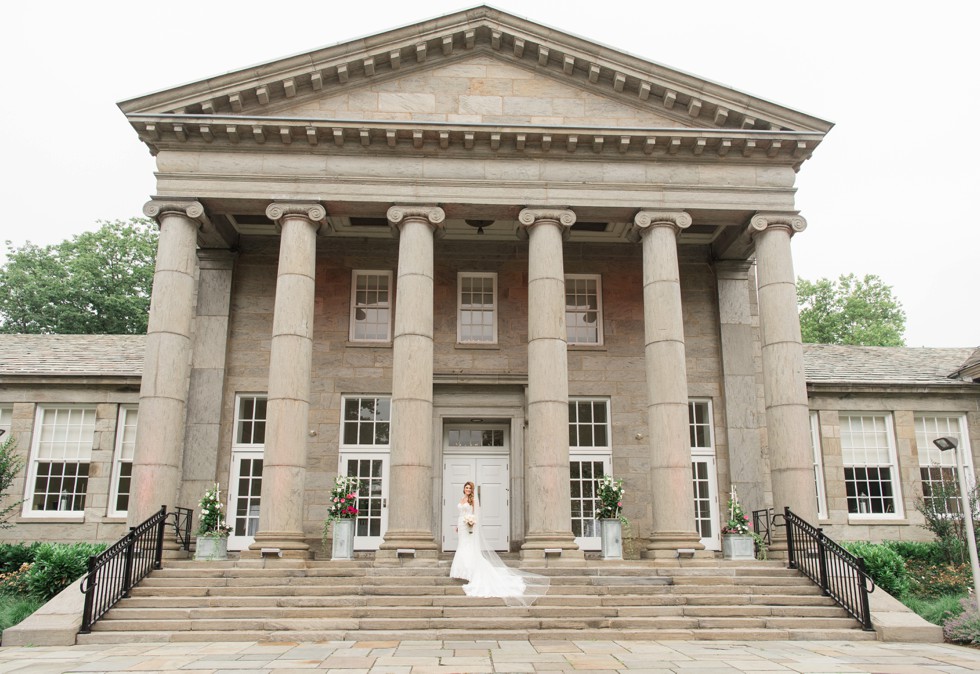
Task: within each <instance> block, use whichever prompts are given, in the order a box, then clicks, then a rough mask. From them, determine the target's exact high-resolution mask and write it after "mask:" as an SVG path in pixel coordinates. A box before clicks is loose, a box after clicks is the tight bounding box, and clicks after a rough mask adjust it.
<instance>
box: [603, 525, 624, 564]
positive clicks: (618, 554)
mask: <svg viewBox="0 0 980 674" xmlns="http://www.w3.org/2000/svg"><path fill="white" fill-rule="evenodd" d="M599 530H600V534H601V536H602V558H603V559H622V558H623V523H622V522H620V521H619V520H618V519H601V520H599Z"/></svg>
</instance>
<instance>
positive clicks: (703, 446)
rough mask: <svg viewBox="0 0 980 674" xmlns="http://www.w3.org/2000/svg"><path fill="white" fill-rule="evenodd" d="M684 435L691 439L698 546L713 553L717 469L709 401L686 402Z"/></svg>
mask: <svg viewBox="0 0 980 674" xmlns="http://www.w3.org/2000/svg"><path fill="white" fill-rule="evenodd" d="M687 416H688V432H689V434H690V439H691V484H692V488H693V489H694V526H695V528H696V529H697V531H698V533H699V534H700V535H701V543H702V544H704V546H705V548H706V549H708V550H717V549H718V547H719V538H718V527H717V525H716V522H718V516H719V515H718V469H717V465H716V463H715V442H714V433H713V432H712V419H711V401H709V400H690V401H688V403H687Z"/></svg>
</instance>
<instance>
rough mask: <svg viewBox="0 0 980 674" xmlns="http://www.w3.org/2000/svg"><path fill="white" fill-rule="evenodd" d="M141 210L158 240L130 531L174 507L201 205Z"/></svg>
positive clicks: (167, 203)
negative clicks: (162, 508)
mask: <svg viewBox="0 0 980 674" xmlns="http://www.w3.org/2000/svg"><path fill="white" fill-rule="evenodd" d="M143 213H145V214H146V215H147V216H148V217H151V218H155V219H156V221H157V222H158V223H159V224H160V240H159V242H158V243H157V261H156V271H155V272H154V274H153V295H152V297H151V299H150V318H149V324H148V325H147V329H146V357H145V359H144V361H143V380H142V383H141V385H140V409H139V425H138V427H137V431H136V450H135V455H134V457H133V484H132V490H131V492H130V498H129V517H128V519H129V524H130V526H136V525H137V524H139V523H141V522H143V521H144V520H145V519H146V518H148V517H149V516H150V515H152V514H153V513H155V512H157V511H158V510H159V509H160V506H162V505H166V506H167V508H168V509H171V510H172V509H173V507H174V506H176V505H177V488H178V481H179V477H180V462H181V454H182V451H181V450H182V445H183V440H184V425H185V423H186V412H187V386H188V379H189V377H190V366H191V319H192V317H193V314H194V286H195V279H194V272H195V267H196V266H197V257H196V255H195V253H196V250H197V232H198V230H199V229H200V226H201V224H202V222H203V218H204V207H203V206H202V205H201V204H199V203H198V202H196V201H191V200H177V199H174V200H159V201H150V202H148V203H147V204H146V205H145V206H144V207H143Z"/></svg>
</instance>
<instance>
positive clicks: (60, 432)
mask: <svg viewBox="0 0 980 674" xmlns="http://www.w3.org/2000/svg"><path fill="white" fill-rule="evenodd" d="M94 443H95V408H94V407H71V406H66V407H39V408H38V411H37V419H36V422H35V428H34V441H33V442H32V443H31V463H30V468H29V475H28V478H27V493H26V495H25V499H26V501H25V503H24V514H25V515H28V514H42V513H43V514H49V513H57V514H59V515H65V514H79V515H80V514H82V513H83V512H84V511H85V492H86V490H87V489H88V470H89V462H90V461H91V459H92V445H93V444H94Z"/></svg>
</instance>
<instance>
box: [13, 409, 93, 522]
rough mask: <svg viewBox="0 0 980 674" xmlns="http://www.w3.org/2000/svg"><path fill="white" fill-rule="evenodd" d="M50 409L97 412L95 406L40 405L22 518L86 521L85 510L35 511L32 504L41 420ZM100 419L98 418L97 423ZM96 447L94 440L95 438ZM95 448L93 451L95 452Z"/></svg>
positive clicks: (36, 414) (37, 411)
mask: <svg viewBox="0 0 980 674" xmlns="http://www.w3.org/2000/svg"><path fill="white" fill-rule="evenodd" d="M48 409H90V410H93V411H94V410H95V405H78V404H76V405H72V404H67V405H58V404H50V405H48V404H45V405H38V406H37V407H36V408H35V410H34V426H33V430H32V432H31V452H30V455H29V456H28V457H27V464H28V465H27V477H26V479H25V480H24V505H23V506H22V510H21V516H22V517H24V518H30V519H58V520H84V519H85V511H84V510H34V509H32V507H31V504H32V503H33V501H34V483H35V482H36V481H37V464H38V460H37V458H36V457H37V452H38V444H39V443H40V441H41V419H42V418H43V416H44V411H45V410H48ZM97 422H98V419H97V418H96V423H97ZM93 445H94V438H93ZM94 449H95V448H94V447H93V451H94ZM79 463H80V462H79ZM88 465H89V478H91V477H92V475H91V473H92V459H91V457H89V460H88ZM85 500H86V507H87V506H88V494H87V493H86V499H85Z"/></svg>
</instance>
